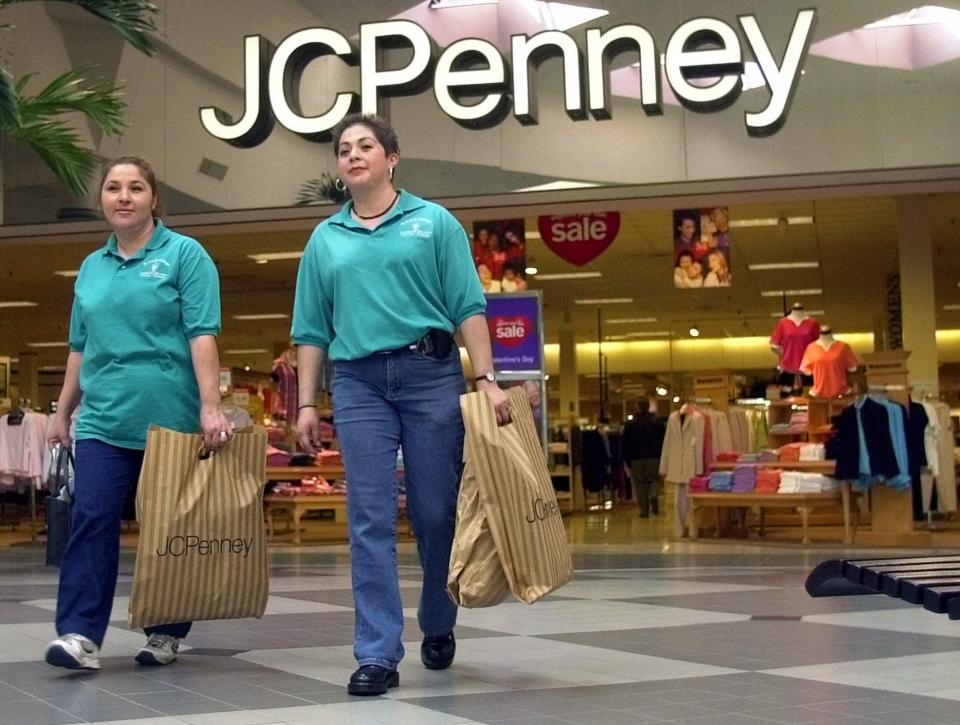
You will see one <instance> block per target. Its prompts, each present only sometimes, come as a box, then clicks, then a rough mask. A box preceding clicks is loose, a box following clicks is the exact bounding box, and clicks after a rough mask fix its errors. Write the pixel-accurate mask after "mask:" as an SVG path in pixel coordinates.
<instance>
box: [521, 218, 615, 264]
mask: <svg viewBox="0 0 960 725" xmlns="http://www.w3.org/2000/svg"><path fill="white" fill-rule="evenodd" d="M537 227H538V228H539V229H540V238H541V239H543V243H544V244H546V245H547V246H548V247H549V248H550V251H551V252H553V253H554V254H556V255H557V256H558V257H560V258H561V259H563V260H565V261H567V262H570V264H575V265H577V266H578V267H582V266H583V265H585V264H586V263H587V262H591V261H593V260H594V259H596V258H597V257H599V256H600V255H601V254H603V253H604V251H606V249H607V247H609V246H610V245H611V244H613V240H614V239H616V238H617V232H619V231H620V212H616V211H608V212H605V213H597V214H572V215H570V216H542V217H540V218H539V219H537Z"/></svg>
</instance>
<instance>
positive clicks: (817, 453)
mask: <svg viewBox="0 0 960 725" xmlns="http://www.w3.org/2000/svg"><path fill="white" fill-rule="evenodd" d="M800 460H801V461H825V460H827V451H826V448H825V447H824V445H823V443H805V444H804V445H802V446H800Z"/></svg>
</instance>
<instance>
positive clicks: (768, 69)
mask: <svg viewBox="0 0 960 725" xmlns="http://www.w3.org/2000/svg"><path fill="white" fill-rule="evenodd" d="M815 17H816V11H814V10H801V11H800V12H798V13H797V17H796V19H795V20H794V21H793V30H792V31H791V32H790V39H789V41H787V49H786V51H784V54H783V62H782V63H781V64H780V65H779V66H778V65H777V61H776V60H774V58H773V54H772V53H771V52H770V48H769V47H768V46H767V41H766V39H765V38H764V37H763V33H762V32H760V26H759V24H758V23H757V19H756V18H755V17H754V16H753V15H743V16H741V17H740V18H739V20H740V25H741V27H742V28H743V32H744V33H746V36H747V42H749V43H750V48H751V49H752V50H753V55H754V57H755V58H756V59H757V63H758V64H759V66H760V71H761V72H762V73H763V77H764V78H765V79H766V81H767V85H768V86H769V87H770V103H769V104H768V105H767V107H766V108H764V109H763V110H762V111H761V112H760V113H747V114H745V118H746V122H747V133H749V134H750V135H751V136H769V135H770V134H772V133H776V132H777V131H779V130H780V128H781V127H782V126H783V122H784V121H785V120H786V117H787V110H788V108H789V106H790V101H791V100H792V99H793V93H794V91H796V89H797V82H798V81H799V80H800V63H801V62H802V61H803V58H804V57H805V56H806V54H807V48H808V47H809V45H810V38H811V36H812V35H813V22H814V18H815Z"/></svg>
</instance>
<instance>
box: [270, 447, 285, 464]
mask: <svg viewBox="0 0 960 725" xmlns="http://www.w3.org/2000/svg"><path fill="white" fill-rule="evenodd" d="M267 465H268V466H279V467H284V466H289V465H290V454H289V453H287V452H286V451H281V450H280V449H279V448H276V447H275V446H270V445H268V446H267Z"/></svg>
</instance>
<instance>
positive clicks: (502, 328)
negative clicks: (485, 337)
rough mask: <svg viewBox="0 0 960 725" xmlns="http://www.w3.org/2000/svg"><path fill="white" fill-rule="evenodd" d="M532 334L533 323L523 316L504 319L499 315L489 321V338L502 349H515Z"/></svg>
mask: <svg viewBox="0 0 960 725" xmlns="http://www.w3.org/2000/svg"><path fill="white" fill-rule="evenodd" d="M532 333H533V321H532V320H531V319H530V318H529V317H526V316H524V315H517V316H515V317H505V316H503V315H500V316H499V317H494V318H493V319H492V320H490V337H491V338H493V342H494V343H495V344H498V345H503V346H504V347H516V346H517V345H519V344H520V343H522V342H523V341H524V340H526V339H527V337H528V336H529V335H531V334H532Z"/></svg>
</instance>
